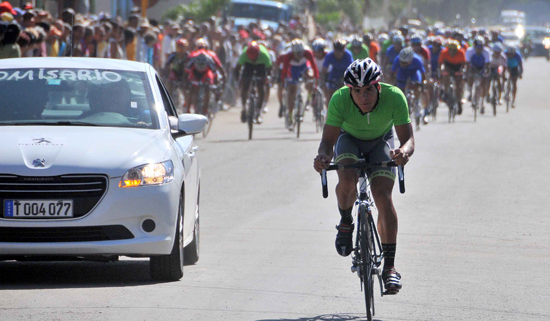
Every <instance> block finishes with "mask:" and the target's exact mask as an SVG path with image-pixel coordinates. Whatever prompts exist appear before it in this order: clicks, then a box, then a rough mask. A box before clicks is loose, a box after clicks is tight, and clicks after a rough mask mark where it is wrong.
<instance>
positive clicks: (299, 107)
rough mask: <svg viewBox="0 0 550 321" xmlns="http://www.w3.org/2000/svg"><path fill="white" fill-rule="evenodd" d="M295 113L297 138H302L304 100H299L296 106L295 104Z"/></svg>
mask: <svg viewBox="0 0 550 321" xmlns="http://www.w3.org/2000/svg"><path fill="white" fill-rule="evenodd" d="M294 109H295V110H294V115H295V116H296V117H295V118H296V119H295V121H296V138H300V124H301V123H302V100H301V99H300V100H298V103H297V104H296V106H294Z"/></svg>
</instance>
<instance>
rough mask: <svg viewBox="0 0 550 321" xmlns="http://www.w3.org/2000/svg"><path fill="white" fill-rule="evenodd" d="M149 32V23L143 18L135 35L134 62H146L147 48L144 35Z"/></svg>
mask: <svg viewBox="0 0 550 321" xmlns="http://www.w3.org/2000/svg"><path fill="white" fill-rule="evenodd" d="M150 30H151V25H150V24H149V21H148V20H147V19H146V18H145V19H143V21H141V23H140V24H139V28H138V29H137V33H136V40H135V42H136V61H140V62H147V56H148V51H149V48H148V46H147V43H146V42H145V35H146V34H147V33H148V32H149V31H150Z"/></svg>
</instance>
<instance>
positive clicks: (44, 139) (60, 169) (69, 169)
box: [0, 126, 169, 177]
mask: <svg viewBox="0 0 550 321" xmlns="http://www.w3.org/2000/svg"><path fill="white" fill-rule="evenodd" d="M0 137H2V140H1V141H0V150H1V151H2V153H1V154H0V173H3V174H15V175H24V176H55V175H64V174H75V173H81V174H84V173H86V174H92V173H94V174H95V173H97V174H107V175H109V176H111V177H117V176H122V175H124V173H125V172H126V171H127V170H129V169H130V168H132V167H135V166H138V165H142V164H147V163H152V162H161V161H163V160H164V157H165V156H166V154H167V151H168V149H169V142H168V141H167V139H166V136H165V133H164V132H163V131H162V130H148V129H133V128H114V127H113V128H111V127H75V126H71V127H61V126H2V127H0Z"/></svg>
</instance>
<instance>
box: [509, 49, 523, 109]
mask: <svg viewBox="0 0 550 321" xmlns="http://www.w3.org/2000/svg"><path fill="white" fill-rule="evenodd" d="M506 58H508V74H509V75H510V80H511V81H512V108H516V104H515V103H516V93H517V91H518V85H517V83H518V77H519V78H520V79H522V78H523V61H522V58H521V55H520V54H519V52H518V51H517V50H516V47H514V46H508V47H507V48H506Z"/></svg>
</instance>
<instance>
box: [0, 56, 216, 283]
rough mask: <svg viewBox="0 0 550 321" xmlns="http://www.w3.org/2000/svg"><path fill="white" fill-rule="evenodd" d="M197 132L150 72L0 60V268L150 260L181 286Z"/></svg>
mask: <svg viewBox="0 0 550 321" xmlns="http://www.w3.org/2000/svg"><path fill="white" fill-rule="evenodd" d="M205 124H206V118H205V117H203V116H200V115H190V114H183V115H179V116H178V115H177V112H176V109H175V108H174V106H173V103H172V101H171V99H170V97H169V95H168V94H167V91H166V88H165V87H164V85H163V84H162V81H161V79H160V77H159V75H158V74H157V73H156V72H155V70H154V69H153V68H152V67H151V66H149V65H148V64H144V63H136V62H129V61H122V60H114V59H94V58H21V59H1V60H0V136H1V137H2V139H1V140H0V150H1V151H2V152H1V153H0V198H1V202H0V260H19V259H25V260H29V259H30V260H33V258H34V259H38V258H43V257H48V258H49V259H51V257H54V258H56V257H63V259H66V258H67V257H69V258H80V259H97V258H100V259H103V260H105V259H107V260H116V259H118V256H130V257H150V270H151V277H152V278H153V279H155V280H179V279H180V278H181V277H182V276H183V265H184V261H185V264H193V263H195V262H197V260H198V259H199V191H200V188H199V187H200V168H199V164H198V160H197V158H196V151H197V146H195V144H194V139H193V134H196V133H200V132H201V131H202V130H203V128H204V126H205ZM184 258H185V259H184Z"/></svg>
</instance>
